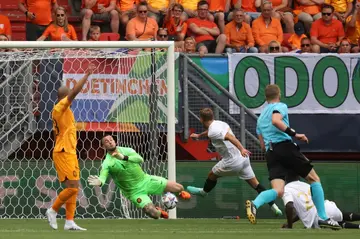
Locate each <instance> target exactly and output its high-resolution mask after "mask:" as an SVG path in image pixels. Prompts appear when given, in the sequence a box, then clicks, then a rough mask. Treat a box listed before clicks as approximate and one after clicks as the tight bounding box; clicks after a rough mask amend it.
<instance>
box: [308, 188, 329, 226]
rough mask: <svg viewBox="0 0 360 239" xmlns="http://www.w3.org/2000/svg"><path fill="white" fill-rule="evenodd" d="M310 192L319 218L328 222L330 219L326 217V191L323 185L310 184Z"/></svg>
mask: <svg viewBox="0 0 360 239" xmlns="http://www.w3.org/2000/svg"><path fill="white" fill-rule="evenodd" d="M310 190H311V197H312V200H313V201H314V204H315V207H316V210H317V212H318V215H319V217H320V218H321V219H322V220H327V219H328V218H329V217H328V216H327V215H326V211H325V198H324V190H323V188H322V186H321V183H320V182H315V183H312V184H310Z"/></svg>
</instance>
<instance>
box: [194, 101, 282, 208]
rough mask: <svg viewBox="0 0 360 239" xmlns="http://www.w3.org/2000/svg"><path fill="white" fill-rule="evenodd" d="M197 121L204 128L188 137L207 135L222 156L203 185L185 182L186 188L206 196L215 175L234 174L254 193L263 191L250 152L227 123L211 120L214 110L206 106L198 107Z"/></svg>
mask: <svg viewBox="0 0 360 239" xmlns="http://www.w3.org/2000/svg"><path fill="white" fill-rule="evenodd" d="M200 122H201V123H202V125H203V126H204V127H205V129H207V130H206V131H205V132H203V133H201V134H191V135H190V137H192V138H195V139H198V138H200V137H205V136H207V137H208V138H210V140H211V143H212V145H213V146H214V147H215V149H216V151H217V152H218V153H219V154H220V156H222V159H221V161H219V162H218V163H217V164H216V165H215V166H214V167H213V168H212V170H211V171H210V173H209V174H208V178H207V179H206V181H205V184H204V187H203V188H198V187H193V186H188V187H187V191H189V192H190V193H191V194H193V195H200V196H206V195H207V194H208V193H209V192H210V191H211V190H212V189H213V188H214V187H215V186H216V183H217V179H218V178H220V177H226V176H238V177H239V178H240V179H243V180H245V181H246V182H247V183H248V184H249V185H250V186H251V187H252V188H253V189H255V190H256V191H257V192H258V193H261V192H262V191H265V190H266V189H265V188H264V186H262V185H261V184H260V183H259V181H258V180H257V178H256V177H255V174H254V171H253V169H252V168H251V165H250V159H249V155H250V152H249V151H248V150H247V149H245V148H244V147H243V145H242V144H241V143H240V141H239V140H238V139H237V138H236V137H235V135H234V134H233V132H232V131H231V129H230V126H229V125H228V124H227V123H225V122H223V121H220V120H214V113H213V111H212V110H211V109H210V108H204V109H202V110H200ZM269 205H270V206H271V209H272V211H273V212H274V213H275V214H276V215H282V212H281V210H280V209H279V208H278V207H277V205H276V204H275V203H274V202H270V203H269Z"/></svg>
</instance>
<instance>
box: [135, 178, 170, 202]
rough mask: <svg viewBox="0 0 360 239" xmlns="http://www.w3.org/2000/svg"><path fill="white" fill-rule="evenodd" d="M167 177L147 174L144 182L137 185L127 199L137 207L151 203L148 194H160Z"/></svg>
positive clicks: (164, 186)
mask: <svg viewBox="0 0 360 239" xmlns="http://www.w3.org/2000/svg"><path fill="white" fill-rule="evenodd" d="M167 181H168V180H167V179H166V178H163V177H158V176H152V175H149V176H148V177H146V179H145V180H144V182H143V183H142V184H141V185H139V186H140V187H139V190H136V193H133V194H132V195H131V196H130V197H129V199H130V201H131V202H132V203H134V204H135V206H136V207H138V208H144V207H145V206H146V205H148V204H149V203H152V201H151V199H150V197H149V195H162V194H163V193H164V190H165V188H166V185H167Z"/></svg>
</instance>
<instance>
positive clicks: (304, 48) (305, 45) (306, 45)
mask: <svg viewBox="0 0 360 239" xmlns="http://www.w3.org/2000/svg"><path fill="white" fill-rule="evenodd" d="M300 47H301V51H300V52H299V53H311V52H312V49H311V47H312V46H311V41H310V39H309V38H307V37H306V38H303V39H301V45H300Z"/></svg>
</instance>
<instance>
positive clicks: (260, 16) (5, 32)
mask: <svg viewBox="0 0 360 239" xmlns="http://www.w3.org/2000/svg"><path fill="white" fill-rule="evenodd" d="M81 1H82V5H81V11H80V12H79V15H80V17H81V27H82V28H81V34H82V35H81V37H79V38H78V37H77V34H76V31H75V28H74V26H72V25H71V24H69V22H68V17H69V13H67V10H66V8H64V7H62V6H58V4H57V2H56V0H19V3H18V8H19V10H20V11H21V12H23V13H24V14H25V16H26V19H27V21H26V40H28V41H36V40H37V41H43V40H52V41H77V40H83V41H86V40H89V41H98V40H104V39H106V40H127V41H142V40H153V41H169V40H170V41H175V49H176V51H181V52H187V53H195V52H198V53H199V54H200V55H201V56H203V55H205V54H206V53H225V52H227V53H234V52H241V53H257V52H260V53H276V52H297V53H304V52H312V53H328V52H331V53H357V52H359V38H360V0H358V2H353V0H207V1H206V0H81ZM355 1H356V0H355ZM99 23H101V24H99ZM104 24H105V25H106V24H108V31H107V32H103V29H102V26H104ZM11 35H12V33H11V23H10V21H9V18H8V17H7V16H5V15H0V40H11V39H12V36H11ZM104 36H106V38H105V37H104Z"/></svg>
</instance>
